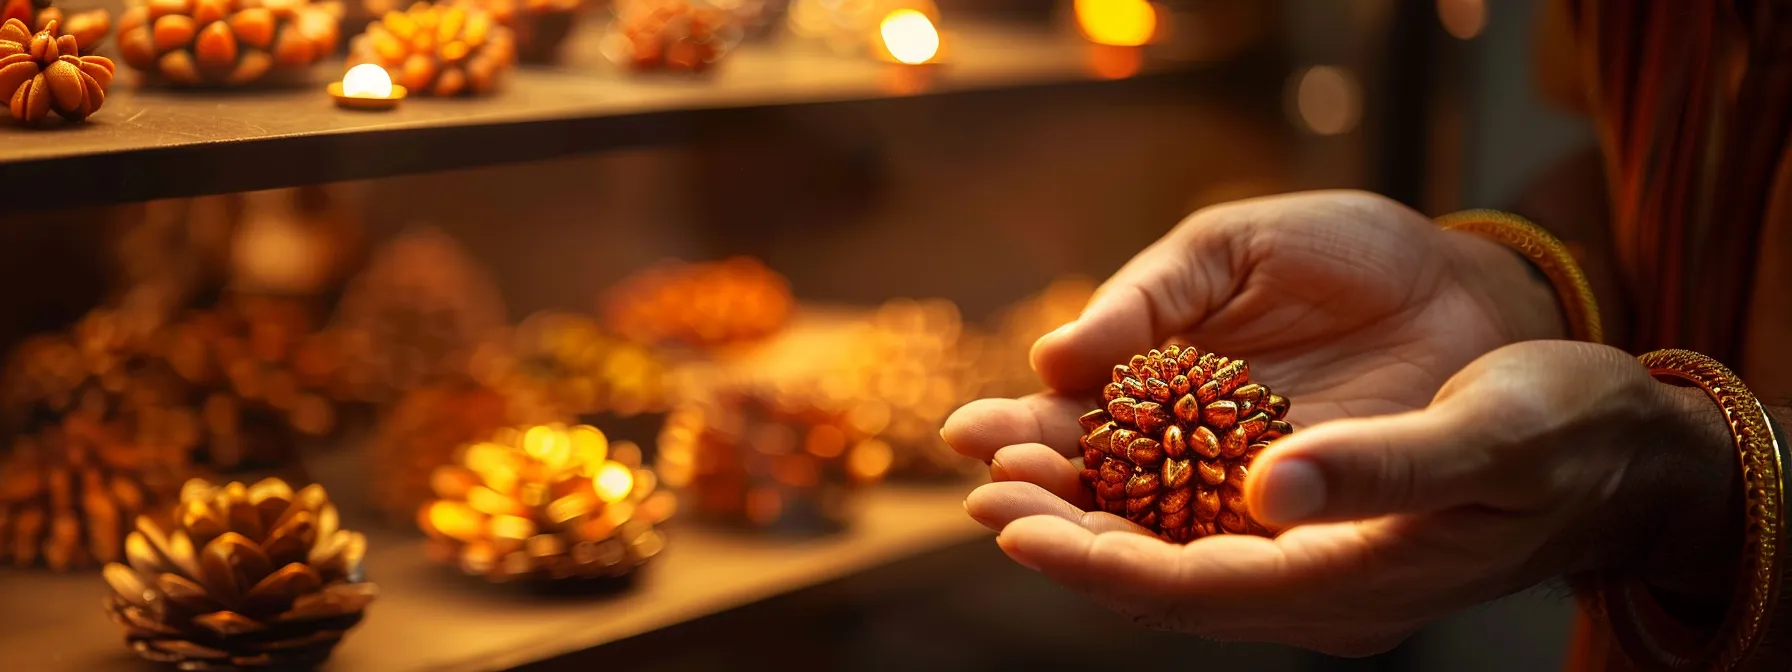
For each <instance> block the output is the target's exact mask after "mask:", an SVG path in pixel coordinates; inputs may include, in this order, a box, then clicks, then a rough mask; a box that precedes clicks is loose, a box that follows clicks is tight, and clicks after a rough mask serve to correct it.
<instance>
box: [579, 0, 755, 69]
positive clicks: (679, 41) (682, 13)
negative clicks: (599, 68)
mask: <svg viewBox="0 0 1792 672" xmlns="http://www.w3.org/2000/svg"><path fill="white" fill-rule="evenodd" d="M741 37H742V30H741V26H740V19H739V17H738V16H737V15H735V14H733V13H730V12H727V11H723V10H721V9H718V8H716V7H713V6H710V5H709V4H707V3H705V2H702V0H622V1H621V2H619V3H618V4H617V5H616V20H615V21H613V22H611V24H610V28H609V31H608V32H607V33H606V34H605V35H604V42H603V52H604V57H605V58H608V59H610V61H611V62H613V63H615V64H617V65H619V66H622V67H624V68H627V69H628V70H630V71H633V72H655V71H663V72H682V73H692V74H695V73H702V72H707V71H709V70H710V69H711V68H714V67H716V66H717V65H718V64H720V63H721V62H722V59H723V58H724V57H726V56H727V55H728V53H729V52H730V51H733V50H734V47H735V45H737V44H739V43H740V40H741Z"/></svg>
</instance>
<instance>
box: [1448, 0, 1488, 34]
mask: <svg viewBox="0 0 1792 672" xmlns="http://www.w3.org/2000/svg"><path fill="white" fill-rule="evenodd" d="M1437 19H1438V21H1439V22H1441V23H1443V24H1444V30H1446V31H1449V33H1450V35H1452V36H1454V37H1456V38H1457V39H1460V40H1472V39H1475V36H1476V35H1480V34H1481V31H1482V30H1483V29H1486V28H1487V2H1486V0H1437Z"/></svg>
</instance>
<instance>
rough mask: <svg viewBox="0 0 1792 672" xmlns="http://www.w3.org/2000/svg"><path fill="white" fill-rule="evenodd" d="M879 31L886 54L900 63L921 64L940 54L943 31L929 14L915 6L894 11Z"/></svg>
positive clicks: (886, 17)
mask: <svg viewBox="0 0 1792 672" xmlns="http://www.w3.org/2000/svg"><path fill="white" fill-rule="evenodd" d="M878 34H879V35H880V36H882V37H883V41H884V52H885V54H887V55H888V56H889V58H892V59H895V61H896V62H897V63H904V64H908V65H920V64H922V63H926V62H928V61H932V60H933V58H934V57H935V56H938V55H939V53H940V33H939V30H937V29H935V28H934V27H933V22H932V21H930V20H928V19H927V15H926V14H922V13H921V12H918V11H915V10H913V9H898V10H896V11H894V12H890V14H889V15H888V16H885V17H884V20H883V23H882V24H880V25H879V26H878Z"/></svg>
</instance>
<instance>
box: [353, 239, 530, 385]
mask: <svg viewBox="0 0 1792 672" xmlns="http://www.w3.org/2000/svg"><path fill="white" fill-rule="evenodd" d="M506 315H507V311H506V309H505V307H504V299H503V297H502V296H501V295H500V294H499V292H498V288H497V286H496V285H495V284H494V283H493V281H492V278H491V275H490V274H489V273H487V272H486V270H485V269H484V268H483V267H482V266H480V265H479V263H478V262H477V261H475V260H474V259H473V258H472V256H471V255H469V254H468V253H467V252H466V251H465V250H464V249H462V248H461V247H460V245H459V244H458V243H456V242H455V241H454V239H453V238H451V237H449V236H448V235H447V234H445V233H442V232H440V231H438V230H434V229H423V230H419V231H414V232H411V233H407V234H404V235H402V236H400V237H398V238H397V239H395V240H393V241H391V242H389V243H387V244H386V245H385V246H384V247H383V248H381V249H380V250H379V251H377V252H375V254H374V256H373V258H372V260H371V261H370V263H369V264H368V265H367V268H366V269H364V270H363V271H362V272H361V274H360V275H359V276H357V277H356V278H355V279H354V280H353V281H351V282H350V284H349V286H348V289H347V291H346V292H344V294H343V297H342V301H341V302H340V303H339V304H338V306H337V313H336V318H335V324H334V325H333V326H332V327H331V329H330V330H331V331H332V332H334V334H333V338H334V339H336V341H337V343H338V345H339V347H340V348H342V357H343V365H342V367H341V371H340V378H341V380H340V381H339V384H340V385H341V386H342V387H343V389H344V396H345V397H346V398H349V399H353V400H355V401H361V402H367V403H373V404H387V403H393V402H395V401H396V400H397V399H398V397H399V396H400V394H401V392H402V391H403V390H407V389H412V388H416V387H423V386H429V385H440V384H458V383H461V382H464V381H466V380H468V379H470V378H471V376H472V373H471V371H470V370H469V369H470V366H471V364H472V359H473V355H474V353H475V352H477V351H478V350H479V348H480V347H481V346H482V345H484V344H486V343H488V342H489V341H490V339H492V338H493V337H494V335H495V334H499V333H500V332H501V331H502V330H503V328H504V324H505V316H506Z"/></svg>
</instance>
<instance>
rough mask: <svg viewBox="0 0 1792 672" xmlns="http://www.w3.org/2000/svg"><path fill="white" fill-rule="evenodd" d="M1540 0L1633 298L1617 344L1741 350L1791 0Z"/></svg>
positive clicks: (1785, 73) (1790, 39) (1779, 119)
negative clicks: (1594, 146) (1595, 140)
mask: <svg viewBox="0 0 1792 672" xmlns="http://www.w3.org/2000/svg"><path fill="white" fill-rule="evenodd" d="M1550 9H1551V10H1552V11H1553V14H1552V15H1551V19H1552V21H1551V23H1552V24H1553V25H1551V26H1550V28H1552V29H1553V30H1546V31H1545V34H1546V36H1553V37H1556V38H1561V39H1563V40H1565V43H1564V45H1563V49H1564V50H1565V51H1564V52H1561V53H1562V54H1563V55H1565V56H1567V58H1566V59H1560V60H1561V62H1558V63H1555V64H1553V65H1554V66H1556V68H1555V69H1556V72H1554V73H1549V74H1546V79H1549V78H1553V79H1556V80H1557V83H1556V84H1555V87H1556V88H1558V89H1567V91H1566V92H1567V93H1570V94H1571V95H1574V96H1576V97H1577V98H1578V99H1577V100H1575V101H1574V102H1576V103H1577V104H1578V105H1580V106H1581V107H1582V109H1584V110H1585V111H1586V112H1587V113H1588V114H1589V116H1590V117H1591V118H1592V119H1593V121H1594V124H1595V127H1596V128H1597V130H1598V134H1599V139H1600V144H1601V148H1602V150H1603V153H1604V158H1605V167H1606V176H1607V179H1608V186H1609V194H1608V195H1609V197H1610V204H1611V213H1612V219H1613V221H1612V222H1611V224H1612V228H1613V232H1614V234H1615V240H1614V243H1615V245H1616V252H1617V257H1618V259H1617V262H1618V266H1619V268H1620V269H1621V270H1622V272H1623V274H1624V277H1623V280H1624V283H1625V285H1626V287H1627V289H1628V290H1629V294H1630V295H1629V296H1628V297H1626V298H1627V299H1629V301H1630V302H1631V304H1632V305H1633V306H1634V307H1635V309H1636V310H1635V311H1634V312H1635V317H1634V322H1635V323H1634V324H1632V325H1630V326H1631V327H1632V328H1631V329H1630V330H1629V331H1630V332H1631V333H1632V335H1633V338H1632V342H1630V343H1620V344H1618V345H1622V346H1626V347H1628V349H1631V350H1633V351H1647V350H1652V349H1656V348H1662V347H1679V348H1688V349H1692V350H1697V351H1699V352H1703V353H1706V354H1709V355H1711V356H1712V357H1715V358H1717V359H1718V360H1719V361H1723V362H1731V363H1732V364H1734V363H1737V362H1739V361H1740V359H1741V355H1742V352H1743V349H1744V341H1745V339H1746V337H1747V334H1746V329H1747V323H1748V319H1747V318H1748V309H1749V302H1750V297H1751V295H1752V293H1753V291H1754V290H1755V286H1754V280H1755V277H1756V273H1755V271H1756V267H1757V261H1758V259H1757V256H1758V255H1757V252H1758V251H1759V246H1760V242H1761V238H1762V233H1763V230H1764V228H1765V227H1764V223H1765V221H1766V218H1767V213H1768V211H1769V209H1770V206H1771V203H1772V200H1773V196H1774V194H1773V192H1774V187H1775V180H1776V176H1777V174H1778V172H1779V168H1780V164H1781V163H1782V159H1783V158H1784V157H1785V155H1786V150H1787V138H1788V133H1789V131H1792V0H1560V1H1559V2H1557V3H1555V4H1554V5H1553V6H1552V7H1551V8H1550ZM1563 68H1568V69H1570V70H1568V71H1563V70H1562V69H1563ZM1562 82H1569V83H1567V84H1563V83H1562ZM1569 87H1572V88H1569Z"/></svg>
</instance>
